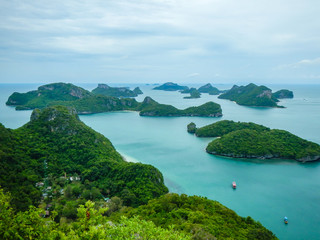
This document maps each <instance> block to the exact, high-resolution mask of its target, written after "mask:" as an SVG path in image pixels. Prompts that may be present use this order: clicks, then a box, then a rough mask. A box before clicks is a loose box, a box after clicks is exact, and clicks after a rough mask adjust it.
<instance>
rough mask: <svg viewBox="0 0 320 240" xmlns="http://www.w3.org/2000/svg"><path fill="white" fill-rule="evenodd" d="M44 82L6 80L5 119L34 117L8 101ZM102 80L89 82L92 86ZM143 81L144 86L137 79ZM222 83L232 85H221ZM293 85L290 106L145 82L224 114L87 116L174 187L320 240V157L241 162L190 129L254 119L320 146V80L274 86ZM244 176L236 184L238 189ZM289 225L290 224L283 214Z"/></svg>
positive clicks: (281, 231)
mask: <svg viewBox="0 0 320 240" xmlns="http://www.w3.org/2000/svg"><path fill="white" fill-rule="evenodd" d="M37 86H38V85H15V84H12V85H1V90H0V93H1V94H0V100H1V106H0V111H1V115H0V122H1V123H3V124H4V125H5V126H6V127H10V128H17V127H19V126H21V125H23V124H24V123H26V122H27V121H28V120H29V117H30V113H31V112H30V111H15V110H14V109H13V108H11V107H7V106H5V105H4V103H5V101H6V100H7V97H8V96H9V95H10V94H11V93H12V92H13V91H18V92H25V91H28V90H32V89H35V88H36V87H37ZM95 86H96V85H83V87H85V88H86V89H92V88H94V87H95ZM133 86H137V85H133ZM217 87H218V88H220V89H227V88H230V87H231V86H228V85H217ZM269 87H271V88H272V89H273V90H279V89H281V88H287V89H290V90H293V91H294V94H295V98H294V99H288V100H283V101H281V103H280V105H283V106H285V107H286V108H284V109H281V108H253V107H243V106H239V105H237V104H235V103H233V102H231V101H228V100H220V99H217V97H216V96H209V95H208V94H202V97H201V98H200V99H183V96H185V95H182V94H180V93H178V92H164V91H154V90H151V86H145V85H143V86H140V88H141V89H142V91H143V92H144V95H142V96H139V97H138V98H137V100H139V101H142V100H143V98H144V97H145V96H151V97H153V98H154V99H155V100H157V101H159V102H160V103H166V104H172V105H174V106H176V107H178V108H185V107H189V106H194V105H200V104H202V103H205V102H207V101H215V102H217V103H219V104H221V106H222V109H223V114H224V116H223V117H222V118H200V117H140V116H139V114H138V113H136V112H113V113H101V114H92V115H83V116H81V117H80V118H81V120H82V121H84V122H85V123H86V124H87V125H89V126H90V127H92V128H93V129H95V130H97V131H98V132H100V133H102V134H104V135H105V136H106V137H108V138H109V139H110V140H111V141H112V143H113V145H114V146H115V147H116V149H117V150H118V151H119V152H121V153H122V154H123V155H124V156H125V158H126V159H127V160H129V161H139V162H142V163H148V164H152V165H154V166H156V167H157V168H159V169H160V170H161V172H162V173H163V175H164V178H165V181H166V184H167V186H168V187H169V189H170V191H172V192H178V193H187V194H189V195H201V196H206V197H208V198H210V199H214V200H218V201H219V202H221V203H222V204H224V205H226V206H227V207H229V208H231V209H233V210H234V211H236V212H237V213H238V214H239V215H241V216H244V217H245V216H251V217H253V218H254V219H255V220H258V221H260V222H261V223H262V224H263V225H264V226H266V227H267V228H269V229H270V230H272V231H273V232H274V233H275V234H276V235H277V236H278V237H279V238H280V239H320V228H319V224H320V204H319V203H320V190H319V189H320V163H319V162H314V163H308V164H302V163H298V162H296V161H290V160H268V161H263V160H244V159H242V160H240V159H231V158H223V157H215V156H213V155H209V154H207V153H206V152H205V150H204V149H205V147H206V145H207V144H208V143H209V142H210V141H211V140H212V139H210V138H197V137H195V136H193V135H191V134H188V133H187V131H186V126H187V124H188V123H190V122H191V121H192V122H195V123H196V124H197V126H204V125H206V124H210V123H213V122H215V121H219V120H222V119H228V120H235V121H251V122H255V123H258V124H263V125H265V126H268V127H270V128H278V129H285V130H288V131H290V132H292V133H294V134H296V135H298V136H300V137H302V138H305V139H308V140H311V141H314V142H316V143H318V144H320V124H319V123H318V121H319V120H318V119H319V117H320V96H319V92H320V86H304V85H301V86H298V85H296V86H269ZM232 181H236V182H237V189H236V190H233V189H232V187H231V183H232ZM284 216H287V217H288V218H289V224H288V225H285V224H284V223H283V217H284Z"/></svg>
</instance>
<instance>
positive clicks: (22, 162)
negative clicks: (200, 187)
mask: <svg viewBox="0 0 320 240" xmlns="http://www.w3.org/2000/svg"><path fill="white" fill-rule="evenodd" d="M0 158H1V161H0V186H1V187H0V205H1V216H0V220H1V223H3V224H2V225H3V226H4V227H2V229H1V231H0V238H1V239H16V238H18V239H60V238H61V239H93V238H94V239H105V238H106V237H107V238H106V239H130V238H132V236H139V239H140V238H141V239H160V240H165V239H225V238H226V237H228V238H232V239H266V240H267V239H268V240H269V239H277V238H276V236H275V235H274V234H273V233H272V232H271V231H269V230H268V229H266V228H265V227H263V226H262V225H261V224H260V223H259V222H257V221H255V220H253V219H252V218H251V217H240V216H238V215H237V214H236V213H235V212H234V211H232V210H230V209H228V208H227V207H225V206H223V205H222V204H220V203H219V202H217V201H213V200H209V199H207V198H204V197H199V196H187V195H185V194H181V195H179V194H176V193H168V188H167V187H166V186H165V185H164V180H163V176H162V173H161V172H160V171H159V170H158V169H156V168H155V167H153V166H151V165H148V164H142V163H130V162H126V161H124V159H123V158H122V157H121V155H120V154H119V153H118V152H117V151H116V149H115V148H114V147H113V145H112V143H111V142H110V141H109V140H108V139H107V138H106V137H104V136H103V135H101V134H100V133H98V132H96V131H94V130H93V129H91V128H90V127H88V126H86V125H85V124H84V123H83V122H81V121H80V120H79V117H78V115H77V113H76V110H75V109H74V108H71V107H64V106H52V107H46V108H43V109H35V110H33V112H32V114H31V118H30V121H29V122H28V123H26V124H25V125H24V126H22V127H20V128H18V129H14V130H12V129H8V128H5V127H4V126H3V125H2V124H0ZM204 219H205V221H203V220H204Z"/></svg>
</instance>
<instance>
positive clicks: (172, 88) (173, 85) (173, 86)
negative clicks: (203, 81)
mask: <svg viewBox="0 0 320 240" xmlns="http://www.w3.org/2000/svg"><path fill="white" fill-rule="evenodd" d="M184 89H188V87H186V86H180V85H178V84H176V83H173V82H167V83H164V84H162V85H160V86H158V87H155V88H153V90H163V91H178V90H184Z"/></svg>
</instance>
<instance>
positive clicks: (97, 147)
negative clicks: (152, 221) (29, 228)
mask: <svg viewBox="0 0 320 240" xmlns="http://www.w3.org/2000/svg"><path fill="white" fill-rule="evenodd" d="M0 130H1V133H2V134H1V139H0V141H1V144H0V146H1V151H0V154H1V155H0V157H1V162H0V164H1V167H0V171H1V172H0V186H2V187H3V188H4V189H5V190H8V191H10V192H11V194H12V196H13V202H14V205H15V206H16V207H17V208H18V209H26V208H27V207H28V206H29V205H30V204H34V205H37V203H39V201H40V199H41V192H40V190H39V188H37V187H36V183H37V182H44V181H49V174H50V178H51V180H50V181H51V182H52V183H53V182H59V181H62V180H61V179H62V178H63V177H64V176H65V175H67V176H74V175H75V176H81V181H82V183H86V184H87V185H86V186H85V185H79V186H78V187H79V188H80V189H82V191H83V192H84V191H89V194H90V191H93V189H94V191H95V193H94V194H96V193H97V192H98V194H97V195H98V197H101V196H102V195H103V196H107V197H112V196H119V197H122V198H123V199H124V201H125V202H126V203H127V204H129V205H133V206H136V205H139V204H142V203H147V202H148V200H150V199H152V198H154V197H156V196H160V195H162V194H164V193H166V192H167V191H168V189H167V188H166V186H165V185H164V183H163V177H162V174H161V173H160V172H159V171H158V170H157V169H156V168H154V167H152V166H151V165H145V164H141V163H129V162H126V161H124V160H123V159H122V157H121V156H120V154H119V153H118V152H117V151H116V150H115V149H114V147H113V145H112V144H111V142H110V141H109V140H108V139H107V138H105V137H104V136H103V135H101V134H99V133H97V132H95V131H94V130H92V129H91V128H89V127H87V126H86V125H85V124H84V123H82V122H81V121H80V120H79V119H78V116H77V114H76V112H75V110H74V109H72V108H66V107H62V106H55V107H49V108H45V109H43V110H38V109H36V110H34V111H33V113H32V115H31V121H30V122H29V123H27V124H25V125H24V126H22V127H20V128H18V129H16V130H10V129H6V128H5V127H4V126H3V125H1V126H0ZM54 179H55V180H54ZM59 179H60V180H59ZM62 182H63V183H61V184H55V185H56V188H57V189H62V187H63V186H65V185H64V184H65V181H62ZM21 183H23V184H21ZM57 189H55V190H57ZM89 199H90V198H89ZM61 204H62V203H56V205H61Z"/></svg>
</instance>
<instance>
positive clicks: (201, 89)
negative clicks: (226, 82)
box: [198, 83, 222, 95]
mask: <svg viewBox="0 0 320 240" xmlns="http://www.w3.org/2000/svg"><path fill="white" fill-rule="evenodd" d="M198 91H199V92H200V93H209V95H219V94H220V93H221V92H222V91H220V90H219V89H218V88H216V87H213V86H212V85H211V84H210V83H208V84H206V85H204V86H202V87H199V89H198Z"/></svg>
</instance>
